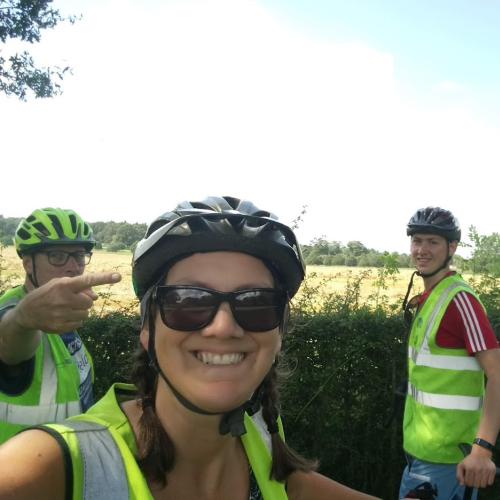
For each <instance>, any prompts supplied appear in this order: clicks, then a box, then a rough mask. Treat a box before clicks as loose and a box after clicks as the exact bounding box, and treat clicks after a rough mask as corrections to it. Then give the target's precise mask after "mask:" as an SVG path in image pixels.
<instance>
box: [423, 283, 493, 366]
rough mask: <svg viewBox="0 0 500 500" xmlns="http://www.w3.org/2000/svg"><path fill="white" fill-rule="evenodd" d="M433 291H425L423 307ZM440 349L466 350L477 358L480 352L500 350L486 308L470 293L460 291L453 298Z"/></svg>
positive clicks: (439, 334)
mask: <svg viewBox="0 0 500 500" xmlns="http://www.w3.org/2000/svg"><path fill="white" fill-rule="evenodd" d="M450 274H453V273H449V274H448V275H447V276H449V275H450ZM431 291H432V288H431V289H430V290H427V291H426V292H424V293H423V294H422V295H421V296H420V299H419V301H418V302H419V308H420V307H422V305H423V303H424V302H425V300H426V299H427V297H428V296H429V294H430V293H431ZM436 344H437V345H438V346H439V347H446V348H449V349H463V348H464V347H465V348H466V349H467V351H468V352H469V355H470V356H474V354H475V353H476V352H480V351H486V350H487V349H495V348H498V347H499V344H498V340H497V338H496V336H495V332H494V331H493V327H492V326H491V323H490V320H489V319H488V316H487V315H486V313H485V311H484V309H483V306H482V305H481V304H480V303H479V302H478V300H477V299H476V298H475V297H474V296H473V295H471V294H470V293H467V292H459V293H457V294H456V295H455V297H453V300H452V301H451V302H450V304H449V306H448V308H447V309H446V312H445V313H444V316H443V319H442V320H441V324H440V325H439V329H438V332H437V336H436Z"/></svg>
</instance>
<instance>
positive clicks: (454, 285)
mask: <svg viewBox="0 0 500 500" xmlns="http://www.w3.org/2000/svg"><path fill="white" fill-rule="evenodd" d="M455 288H467V286H466V285H465V283H463V282H462V283H457V282H455V283H452V284H451V285H450V286H449V287H448V288H446V289H445V290H443V291H442V292H441V296H440V297H439V299H438V301H437V304H436V306H435V307H434V310H433V311H432V313H431V317H430V319H429V322H428V324H427V328H426V330H425V335H424V340H423V342H422V347H421V348H420V350H421V352H430V349H429V337H430V334H431V332H432V330H433V328H434V325H435V323H436V319H437V316H438V314H439V312H440V311H441V308H442V307H443V304H444V303H445V302H446V301H447V300H448V297H449V295H450V293H451V292H452V291H453V290H455Z"/></svg>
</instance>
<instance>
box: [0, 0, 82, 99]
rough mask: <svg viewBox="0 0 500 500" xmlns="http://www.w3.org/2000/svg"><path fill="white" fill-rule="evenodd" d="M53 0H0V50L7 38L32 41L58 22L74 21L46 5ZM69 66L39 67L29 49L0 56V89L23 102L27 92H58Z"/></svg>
mask: <svg viewBox="0 0 500 500" xmlns="http://www.w3.org/2000/svg"><path fill="white" fill-rule="evenodd" d="M51 3H52V0H0V43H2V45H3V47H2V48H1V49H0V53H5V49H4V47H5V46H6V42H7V40H15V39H17V40H21V41H23V42H28V43H35V42H39V41H40V39H41V32H42V31H43V30H44V29H47V28H54V27H55V26H56V25H57V24H58V23H59V22H61V21H69V22H71V23H74V22H75V18H74V17H72V16H70V17H63V16H61V14H60V13H59V11H58V10H57V9H53V8H52V7H50V6H49V4H51ZM67 71H69V68H68V67H66V68H60V67H58V66H54V67H38V66H36V65H35V62H34V60H33V58H32V57H31V55H30V54H29V52H27V51H26V50H25V51H22V52H20V53H17V52H16V53H14V54H13V55H11V56H8V57H7V59H5V58H4V57H2V56H1V55H0V92H3V93H5V94H7V95H15V96H17V97H19V99H21V100H23V101H25V100H26V97H27V95H28V93H29V92H32V93H33V94H34V95H35V97H53V96H54V95H57V94H60V93H61V85H60V82H61V81H62V79H63V77H64V74H65V73H66V72H67Z"/></svg>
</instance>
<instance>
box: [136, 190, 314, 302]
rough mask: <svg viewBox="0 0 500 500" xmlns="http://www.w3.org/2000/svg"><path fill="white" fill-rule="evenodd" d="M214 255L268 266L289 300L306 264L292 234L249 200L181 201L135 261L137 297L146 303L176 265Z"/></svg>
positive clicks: (156, 225) (150, 233) (157, 224)
mask: <svg viewBox="0 0 500 500" xmlns="http://www.w3.org/2000/svg"><path fill="white" fill-rule="evenodd" d="M213 251H234V252H243V253H247V254H249V255H253V256H254V257H257V258H259V259H262V260H264V261H266V262H267V263H268V264H270V266H271V267H272V269H273V270H275V271H276V272H277V274H278V276H279V278H280V280H281V281H282V284H283V285H284V286H285V288H286V290H287V292H288V296H289V297H293V296H294V295H295V293H296V292H297V290H298V289H299V286H300V284H301V282H302V280H303V279H304V275H305V264H304V261H303V259H302V253H301V250H300V247H299V244H298V242H297V239H296V237H295V234H294V233H293V231H292V229H290V228H289V227H288V226H286V225H285V224H282V223H280V222H278V220H277V217H276V216H275V215H273V214H271V213H270V212H267V211H265V210H260V209H259V208H257V207H256V206H255V205H254V204H253V203H252V202H250V201H248V200H240V199H238V198H232V197H229V196H224V197H215V196H211V197H208V198H206V199H204V200H203V201H185V202H182V203H180V204H179V205H177V207H176V208H174V210H173V211H172V212H166V213H165V214H163V215H161V216H160V217H158V218H157V219H156V220H155V221H153V222H152V223H151V224H150V225H149V227H148V229H147V231H146V235H145V237H144V238H143V239H142V240H141V241H140V242H139V243H138V244H137V247H136V249H135V252H134V257H133V261H132V282H133V285H134V290H135V293H136V295H137V297H138V298H139V299H142V297H143V296H144V294H145V293H146V292H147V290H148V289H149V288H150V287H151V286H152V285H154V284H155V283H156V282H157V281H158V279H159V278H160V277H161V274H162V273H164V272H165V270H166V269H167V268H168V267H169V266H170V264H171V263H172V262H173V261H176V260H178V259H179V258H182V257H183V256H188V255H190V254H193V253H196V252H213Z"/></svg>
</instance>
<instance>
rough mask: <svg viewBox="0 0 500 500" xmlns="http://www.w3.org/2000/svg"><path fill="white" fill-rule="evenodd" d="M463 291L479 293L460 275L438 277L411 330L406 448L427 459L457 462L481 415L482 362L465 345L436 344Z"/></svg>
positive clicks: (404, 429) (474, 432)
mask: <svg viewBox="0 0 500 500" xmlns="http://www.w3.org/2000/svg"><path fill="white" fill-rule="evenodd" d="M459 292H468V293H470V294H472V295H474V296H475V297H476V295H475V294H474V292H473V291H472V290H471V289H470V287H469V286H468V285H467V283H465V281H463V279H462V278H461V276H459V275H456V274H455V275H452V276H448V277H446V278H444V279H443V280H442V281H440V282H439V283H438V284H437V285H436V286H435V288H434V289H433V290H432V292H431V293H430V295H429V297H428V298H427V300H426V301H425V302H424V304H423V306H422V308H421V309H420V310H419V311H418V313H417V314H416V316H415V319H414V321H413V324H412V328H411V332H410V339H409V346H408V394H407V396H406V405H405V414H404V421H403V447H404V449H405V451H406V452H407V453H409V454H410V455H413V456H414V457H416V458H418V459H420V460H425V461H428V462H435V463H445V464H455V463H459V462H460V461H461V460H462V459H463V454H462V452H461V451H460V449H459V447H458V445H459V444H460V443H472V440H473V439H474V437H475V434H476V432H477V428H478V426H479V419H480V417H481V409H482V405H483V396H484V373H483V371H482V369H481V366H480V365H479V363H478V362H477V360H476V359H475V358H474V357H471V356H469V355H468V352H467V350H466V349H448V348H442V347H439V346H438V345H437V344H436V335H437V331H438V329H439V325H440V323H441V320H442V318H443V315H444V313H445V312H446V309H447V307H448V305H449V304H450V302H451V301H452V299H453V297H454V296H455V295H456V294H457V293H459ZM476 298H477V297H476ZM478 300H479V299H478Z"/></svg>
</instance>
